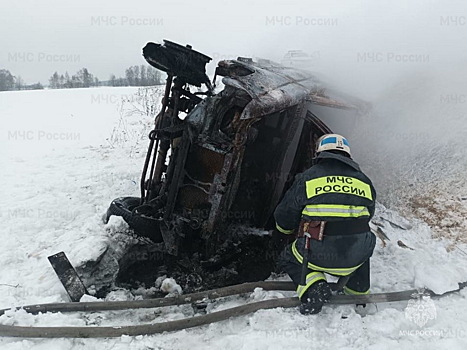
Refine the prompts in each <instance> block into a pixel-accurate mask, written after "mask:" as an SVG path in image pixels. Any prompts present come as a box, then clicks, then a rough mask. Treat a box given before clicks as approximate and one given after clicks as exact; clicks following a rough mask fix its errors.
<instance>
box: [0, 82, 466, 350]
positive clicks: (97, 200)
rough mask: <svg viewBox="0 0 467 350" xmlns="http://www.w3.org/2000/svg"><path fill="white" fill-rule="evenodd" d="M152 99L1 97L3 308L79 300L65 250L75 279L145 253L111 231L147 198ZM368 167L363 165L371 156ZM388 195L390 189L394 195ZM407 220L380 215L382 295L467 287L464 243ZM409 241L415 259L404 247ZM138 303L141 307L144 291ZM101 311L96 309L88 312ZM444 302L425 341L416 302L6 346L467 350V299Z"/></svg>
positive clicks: (9, 341)
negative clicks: (54, 261) (127, 208)
mask: <svg viewBox="0 0 467 350" xmlns="http://www.w3.org/2000/svg"><path fill="white" fill-rule="evenodd" d="M156 90H157V93H156V94H155V97H152V98H154V100H156V102H157V100H158V99H160V96H161V89H160V88H158V89H156ZM144 96H146V97H144ZM147 96H148V95H147V94H146V92H144V91H141V90H140V91H139V92H138V90H137V89H136V88H95V89H76V90H44V91H20V92H5V93H0V116H1V118H2V120H1V122H2V132H1V134H0V157H1V158H0V159H1V164H2V172H1V175H0V176H1V180H2V181H1V184H2V196H1V197H0V204H1V210H0V215H1V217H0V220H1V223H2V226H1V227H2V229H1V231H0V240H1V242H2V252H1V254H0V266H1V267H0V271H1V273H0V308H9V307H13V306H19V305H29V304H36V303H50V302H67V301H68V297H67V294H66V292H65V290H64V289H63V287H62V286H61V284H60V282H59V280H58V278H57V277H56V275H55V273H54V271H53V269H52V268H51V266H50V264H49V263H48V261H47V256H49V255H52V254H55V253H57V252H60V251H64V252H66V254H67V256H68V258H69V259H70V261H71V262H72V264H73V265H74V266H80V265H81V264H83V263H85V262H88V261H92V260H95V259H97V258H98V257H99V256H101V254H102V252H103V251H104V250H105V249H106V248H107V247H108V246H109V244H114V249H115V250H116V253H117V254H118V253H119V251H120V252H121V251H123V250H124V249H125V246H127V245H129V244H132V242H134V241H135V239H136V238H135V237H134V236H132V235H131V234H130V233H129V229H128V225H126V223H125V222H124V221H123V220H122V219H121V218H118V217H111V218H110V220H109V222H108V223H107V224H104V223H103V222H102V216H103V215H104V213H105V211H106V209H107V207H108V205H109V204H110V202H111V201H112V200H113V199H115V198H116V197H119V196H132V195H134V196H138V193H139V176H140V172H141V169H142V165H143V162H144V156H145V151H146V148H147V134H148V132H149V130H150V128H151V125H152V120H153V116H152V115H147V114H146V112H145V111H146V109H145V108H144V104H143V103H142V101H143V100H146V101H147V99H148V97H147ZM122 98H123V99H125V101H126V102H122ZM15 132H16V133H15ZM76 135H79V136H76ZM357 155H359V156H360V157H362V155H363V153H360V154H358V153H357ZM460 166H461V165H458V167H460ZM412 171H413V172H416V169H412ZM378 180H382V179H381V178H379V179H378ZM384 185H385V186H386V187H385V188H388V185H387V183H385V184H384ZM466 193H467V192H462V193H458V194H457V195H458V196H463V195H465V194H466ZM401 195H402V194H401ZM382 198H384V196H382ZM437 200H438V201H441V202H442V201H443V200H444V199H443V197H438V198H437ZM401 212H404V217H402V216H401V215H400V214H399V213H398V212H396V211H394V210H390V209H388V208H385V207H384V206H383V205H379V206H378V208H377V215H376V218H375V221H377V222H378V224H379V225H381V229H382V230H383V231H384V232H385V233H386V235H387V236H388V237H389V239H390V241H387V246H386V247H384V248H383V246H382V244H381V242H380V241H378V242H377V247H376V249H375V252H374V255H373V257H372V259H371V264H372V267H371V275H372V291H373V292H383V291H384V292H386V291H399V290H405V289H414V288H422V287H427V288H429V289H432V290H433V291H435V292H437V293H443V292H445V291H449V290H453V289H455V288H457V283H458V282H462V281H466V280H467V254H466V253H465V252H466V251H467V245H466V244H465V243H463V242H462V241H458V242H454V241H453V240H452V237H449V236H446V237H443V236H436V235H434V232H433V230H432V228H430V226H429V225H428V224H427V223H426V222H424V221H423V220H421V219H420V218H417V217H415V216H412V215H407V214H411V212H410V211H408V210H405V211H401ZM390 222H392V223H396V224H398V225H399V226H400V227H398V226H394V225H391V223H390ZM399 240H400V241H402V242H403V243H405V244H406V245H407V246H409V247H411V248H413V250H410V249H407V248H402V247H400V246H399V245H398V244H397V242H398V241H399ZM119 249H120V250H119ZM164 283H165V287H164ZM160 286H162V287H163V288H167V289H166V290H167V291H172V292H173V291H178V292H181V288H180V286H179V285H178V284H177V281H175V280H173V279H172V278H171V276H164V278H163V279H161V280H159V281H158V284H157V285H156V286H154V287H153V289H155V288H156V287H157V288H159V287H160ZM90 290H92V288H90ZM140 292H141V294H143V295H144V291H140ZM291 295H293V293H291V292H274V291H264V290H261V289H256V290H255V291H254V292H253V293H251V295H249V296H246V297H245V296H242V297H228V298H224V299H222V300H219V301H215V302H213V303H211V304H209V305H208V308H207V312H213V311H219V310H222V309H226V308H229V307H233V306H238V305H242V304H244V303H245V302H254V301H259V300H266V299H270V298H278V297H282V296H291ZM92 298H93V297H92V296H87V297H86V300H90V299H92ZM135 298H140V297H139V296H134V295H132V294H131V293H129V292H128V291H125V290H116V291H114V292H112V293H111V294H109V296H108V297H107V299H106V300H133V299H135ZM433 302H434V305H435V307H436V311H437V313H436V314H437V316H436V319H434V320H430V321H429V322H428V323H427V324H426V325H424V326H423V327H422V328H420V327H419V326H418V325H416V324H414V323H413V322H411V321H410V320H409V319H407V318H406V316H405V308H406V307H407V302H393V303H386V304H378V312H376V313H375V314H371V315H366V316H364V317H362V315H360V314H358V313H357V312H356V311H355V309H354V307H353V306H350V305H349V306H336V305H327V306H325V307H324V309H323V311H322V313H320V314H319V315H317V316H308V317H306V316H302V315H300V314H299V312H298V310H296V309H281V308H279V309H273V310H261V311H258V312H256V313H254V314H251V315H248V316H243V317H238V318H232V319H230V320H228V321H224V322H220V323H216V324H211V325H209V326H205V327H200V328H194V329H189V330H184V331H179V332H173V333H165V334H159V335H153V336H138V337H129V336H122V337H120V338H115V339H15V338H1V339H0V347H1V349H2V350H3V349H8V350H11V349H34V350H36V349H47V350H50V349H102V350H104V349H134V350H139V349H219V348H222V349H225V350H228V349H235V350H238V349H284V348H298V349H311V348H323V349H328V348H333V349H378V350H379V349H393V348H398V349H411V350H415V349H427V348H428V349H430V348H433V347H436V348H439V349H447V348H449V349H465V348H466V346H467V319H466V318H465V315H464V314H465V310H466V309H467V291H466V290H463V291H461V292H456V293H453V294H450V295H448V296H445V297H442V298H434V299H433ZM194 315H195V311H194V310H193V308H192V307H191V306H190V305H185V306H181V307H166V308H161V309H149V310H146V309H144V310H130V311H115V312H99V313H90V314H84V313H72V314H61V313H57V314H50V313H47V314H39V315H30V314H27V313H26V312H25V311H24V310H18V311H8V312H6V313H5V314H4V315H3V316H1V317H0V323H1V324H10V325H25V326H32V325H34V326H39V325H40V326H86V325H89V326H90V325H101V326H122V325H130V324H137V323H156V322H163V321H168V320H175V319H181V318H184V317H191V316H194ZM342 316H346V318H342ZM417 332H418V333H417Z"/></svg>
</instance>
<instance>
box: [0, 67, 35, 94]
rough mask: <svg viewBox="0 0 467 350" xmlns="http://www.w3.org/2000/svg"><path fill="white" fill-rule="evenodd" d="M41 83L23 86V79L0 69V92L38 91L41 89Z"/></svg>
mask: <svg viewBox="0 0 467 350" xmlns="http://www.w3.org/2000/svg"><path fill="white" fill-rule="evenodd" d="M43 88H44V87H43V86H42V84H41V83H39V82H38V83H36V84H30V85H26V84H24V81H23V79H22V78H21V77H20V76H19V75H18V76H14V75H13V74H11V72H10V71H9V70H7V69H0V91H11V90H38V89H43Z"/></svg>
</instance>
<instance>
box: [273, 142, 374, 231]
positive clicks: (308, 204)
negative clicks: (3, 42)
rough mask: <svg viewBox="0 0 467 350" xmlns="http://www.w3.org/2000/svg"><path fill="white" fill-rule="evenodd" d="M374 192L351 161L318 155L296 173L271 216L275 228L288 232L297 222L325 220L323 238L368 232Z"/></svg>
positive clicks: (295, 226)
mask: <svg viewBox="0 0 467 350" xmlns="http://www.w3.org/2000/svg"><path fill="white" fill-rule="evenodd" d="M375 200H376V192H375V189H374V187H373V184H372V183H371V180H370V179H369V178H368V177H367V176H366V175H365V174H364V173H363V172H362V171H361V170H360V167H359V166H358V164H357V163H356V162H354V161H353V160H352V159H350V158H348V157H345V156H342V155H339V154H335V153H331V152H326V151H325V152H321V153H320V154H319V155H318V157H317V158H316V164H315V165H313V166H312V167H311V168H309V169H308V170H306V171H305V172H303V173H301V174H298V175H297V176H296V178H295V182H294V183H293V185H292V186H291V187H290V189H289V190H288V191H287V193H286V194H285V195H284V198H283V199H282V201H281V202H280V203H279V205H278V206H277V208H276V211H275V213H274V217H275V220H276V227H277V229H278V230H279V231H281V232H282V233H286V234H288V233H292V232H293V230H295V229H297V228H298V226H299V223H300V221H301V219H302V218H303V219H305V220H310V221H327V225H326V229H325V231H324V234H325V235H345V234H356V233H363V232H368V231H369V226H368V222H369V220H370V218H371V217H372V216H373V214H374V212H375Z"/></svg>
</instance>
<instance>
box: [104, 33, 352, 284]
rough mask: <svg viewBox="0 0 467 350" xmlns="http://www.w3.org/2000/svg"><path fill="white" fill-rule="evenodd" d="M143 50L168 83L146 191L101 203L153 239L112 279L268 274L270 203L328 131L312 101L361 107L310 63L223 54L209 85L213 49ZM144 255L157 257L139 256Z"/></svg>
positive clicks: (231, 278) (206, 279)
mask: <svg viewBox="0 0 467 350" xmlns="http://www.w3.org/2000/svg"><path fill="white" fill-rule="evenodd" d="M143 56H144V58H145V59H146V61H147V62H148V63H149V64H150V65H151V66H153V67H155V68H157V69H160V70H162V71H164V72H166V73H167V83H166V87H165V94H164V97H163V100H162V107H161V109H160V112H159V113H158V114H157V116H156V118H155V127H154V130H152V131H151V132H150V134H149V148H148V153H147V156H146V159H145V163H144V168H143V172H142V176H141V184H140V186H141V196H140V197H138V198H137V197H121V198H118V199H116V200H114V201H113V202H112V203H111V205H110V208H109V209H108V211H107V215H106V218H107V220H108V219H109V217H110V216H111V215H119V216H122V217H123V218H124V220H125V221H126V222H127V223H128V224H129V226H130V227H131V228H132V229H133V230H134V231H135V233H136V234H137V235H139V236H143V237H146V238H149V240H146V241H145V242H144V243H142V244H138V245H136V246H134V247H132V248H131V249H130V251H131V252H132V254H127V256H126V257H125V256H124V257H123V258H122V259H121V260H120V262H119V265H120V266H119V270H120V271H119V274H118V278H117V283H120V284H130V285H138V284H139V283H144V284H145V285H146V286H148V284H151V283H153V282H154V281H155V279H156V278H157V277H159V276H161V275H170V276H171V277H175V278H176V279H177V281H178V282H179V283H181V284H182V286H183V287H184V288H185V289H187V290H188V291H196V290H199V289H202V288H207V287H218V286H222V285H228V284H235V283H240V282H247V281H257V280H261V279H265V278H267V277H268V276H269V275H270V274H271V272H272V271H273V270H274V262H275V258H276V255H275V253H274V252H273V250H272V248H271V244H270V236H269V235H268V232H267V231H268V230H270V229H272V228H273V227H274V220H273V212H274V209H275V207H276V205H277V204H278V203H279V201H280V199H281V197H282V196H283V194H284V193H285V191H286V190H287V189H288V187H289V186H290V185H291V183H292V181H293V179H294V176H295V174H297V173H300V172H302V171H303V170H305V169H307V168H308V167H310V166H311V165H312V159H313V157H314V144H315V141H316V140H317V139H318V138H319V137H320V136H321V135H322V134H324V133H330V132H331V130H330V129H329V128H328V126H326V125H325V124H324V123H323V122H322V120H321V119H320V118H319V116H318V115H316V113H315V112H314V110H315V109H314V107H316V106H325V107H330V108H332V109H336V108H337V109H350V110H358V108H357V106H356V105H355V104H354V103H353V101H352V104H351V103H348V102H347V101H346V102H344V101H343V100H342V99H337V98H335V97H332V96H330V94H329V93H328V91H327V90H326V89H325V88H324V87H323V86H322V85H321V83H320V82H319V81H318V80H317V79H316V78H315V77H314V76H313V75H311V74H310V73H309V72H306V71H301V70H297V69H293V68H287V67H284V66H281V65H278V64H276V63H273V62H271V61H268V60H257V61H253V60H252V59H250V58H242V57H239V58H237V59H236V60H226V61H221V62H219V63H218V66H217V68H216V70H215V76H214V79H213V81H212V82H211V81H210V79H209V78H208V76H207V75H206V71H205V66H206V64H207V63H208V62H209V61H210V60H211V58H209V57H208V56H206V55H204V54H201V53H199V52H197V51H194V50H193V49H192V48H191V47H190V46H188V45H187V46H181V45H178V44H176V43H173V42H170V41H164V44H155V43H148V44H147V45H146V46H145V47H144V49H143ZM219 76H221V77H223V78H222V83H223V89H222V90H221V91H220V92H216V90H219V88H216V81H217V79H218V77H219ZM195 90H196V91H195ZM135 252H136V253H135ZM148 252H149V253H150V254H147V253H148ZM144 253H145V254H146V256H152V257H153V258H152V259H148V260H144V259H135V257H136V256H142V254H144ZM154 257H157V258H154Z"/></svg>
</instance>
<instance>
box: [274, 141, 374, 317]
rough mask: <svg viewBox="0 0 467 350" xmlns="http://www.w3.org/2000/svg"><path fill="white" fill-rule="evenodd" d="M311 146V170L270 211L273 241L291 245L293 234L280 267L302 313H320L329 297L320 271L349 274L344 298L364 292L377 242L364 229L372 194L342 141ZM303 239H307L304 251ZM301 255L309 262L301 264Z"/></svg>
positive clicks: (368, 288) (366, 228)
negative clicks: (313, 154)
mask: <svg viewBox="0 0 467 350" xmlns="http://www.w3.org/2000/svg"><path fill="white" fill-rule="evenodd" d="M316 146H317V148H316V154H317V156H316V157H315V158H314V160H313V162H314V164H313V166H312V167H311V168H309V169H308V170H306V171H305V172H303V173H301V174H298V175H297V176H296V178H295V181H294V183H293V185H292V186H291V187H290V189H289V190H288V191H287V192H286V193H285V195H284V197H283V199H282V201H281V202H280V203H279V205H278V206H277V208H276V210H275V212H274V218H275V220H276V230H275V231H274V232H273V239H274V240H275V241H276V242H277V241H278V240H279V241H281V242H286V241H289V242H290V240H289V239H288V238H290V237H291V235H292V234H293V233H295V232H296V231H297V230H298V235H297V239H295V240H294V241H293V243H291V244H289V245H288V246H287V247H286V248H285V249H284V250H283V251H282V253H281V255H280V257H279V268H281V269H282V270H283V271H285V272H287V273H288V274H289V276H290V278H291V279H292V281H293V282H294V283H295V285H296V287H297V294H298V297H299V298H300V301H301V306H300V312H301V313H302V314H305V315H308V314H316V313H319V312H320V311H321V308H322V307H323V304H324V303H325V302H327V301H328V300H329V298H330V297H331V288H330V286H329V284H328V283H327V281H326V276H325V275H324V273H327V274H330V275H334V276H337V277H342V276H350V277H349V279H348V282H347V284H346V286H345V287H344V293H346V294H353V295H360V294H368V293H369V290H370V262H369V258H370V256H371V255H372V254H373V249H374V247H375V244H376V238H375V236H374V235H373V234H372V233H371V231H370V227H369V221H370V218H371V217H373V214H374V211H375V199H376V192H375V189H374V187H373V184H372V183H371V181H370V179H369V178H368V177H367V176H366V175H365V174H364V173H363V172H362V171H361V170H360V167H359V165H358V164H357V163H356V162H355V161H353V160H352V158H351V153H350V147H349V143H348V141H347V139H345V138H344V137H343V136H341V135H338V134H326V135H323V136H321V137H320V138H319V139H318V141H317V144H316ZM305 236H308V237H309V238H311V239H310V240H309V246H308V248H309V249H308V250H305V241H306V239H305ZM305 253H306V254H307V257H308V264H306V260H305V264H303V257H304V254H305ZM302 264H303V265H304V266H302ZM305 274H306V276H305Z"/></svg>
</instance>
